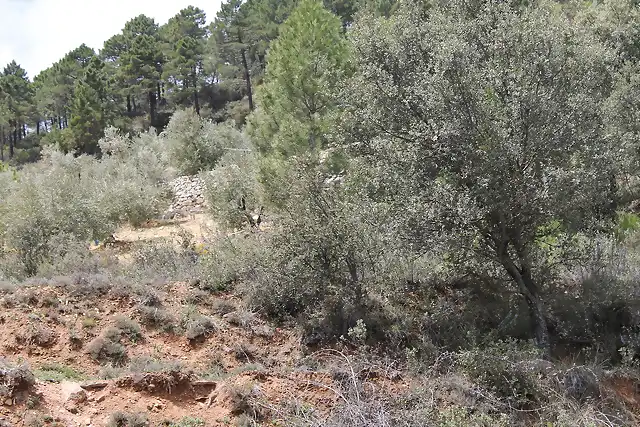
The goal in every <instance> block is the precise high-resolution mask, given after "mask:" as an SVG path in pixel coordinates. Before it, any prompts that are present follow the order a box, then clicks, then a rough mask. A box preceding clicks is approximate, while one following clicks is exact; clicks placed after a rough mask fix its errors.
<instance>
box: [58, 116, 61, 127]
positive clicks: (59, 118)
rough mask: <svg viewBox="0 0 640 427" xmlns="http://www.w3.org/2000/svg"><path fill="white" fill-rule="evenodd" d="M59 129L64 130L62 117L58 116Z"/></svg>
mask: <svg viewBox="0 0 640 427" xmlns="http://www.w3.org/2000/svg"><path fill="white" fill-rule="evenodd" d="M58 129H59V130H62V117H60V116H58Z"/></svg>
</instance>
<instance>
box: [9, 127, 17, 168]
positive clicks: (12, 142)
mask: <svg viewBox="0 0 640 427" xmlns="http://www.w3.org/2000/svg"><path fill="white" fill-rule="evenodd" d="M17 141H18V127H17V126H16V125H15V122H14V123H13V138H12V137H11V136H9V158H10V159H13V154H14V147H15V145H16V142H17Z"/></svg>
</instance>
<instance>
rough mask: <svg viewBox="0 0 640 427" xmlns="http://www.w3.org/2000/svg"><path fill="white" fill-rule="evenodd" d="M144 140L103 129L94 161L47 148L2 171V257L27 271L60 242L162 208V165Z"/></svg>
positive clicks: (103, 231)
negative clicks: (101, 151) (12, 170)
mask: <svg viewBox="0 0 640 427" xmlns="http://www.w3.org/2000/svg"><path fill="white" fill-rule="evenodd" d="M145 140H147V141H148V138H147V137H146V136H144V135H143V136H141V137H140V138H136V140H135V141H133V140H131V139H129V138H128V137H127V136H122V135H119V134H118V133H117V132H115V131H113V130H107V136H106V137H105V139H103V140H102V141H101V145H102V146H104V147H110V150H107V151H109V152H110V153H111V154H109V153H106V154H105V155H104V156H103V157H102V158H101V159H99V160H97V159H95V158H93V157H89V156H79V157H74V156H73V155H70V154H69V155H64V154H62V153H60V152H57V151H53V150H47V151H45V154H44V157H43V160H42V161H41V162H39V163H37V164H34V165H31V166H29V167H25V168H24V169H22V170H21V171H20V172H19V173H18V174H17V175H15V176H13V175H8V173H3V174H1V175H2V178H1V179H2V180H3V182H4V184H5V185H4V186H3V189H2V193H3V194H2V196H3V197H2V200H0V232H1V233H2V234H0V239H1V242H0V243H1V244H2V250H3V252H4V256H5V259H9V258H12V259H14V260H15V261H16V262H17V263H18V264H19V265H20V269H21V270H22V271H23V273H26V274H28V275H32V274H35V273H36V272H37V270H38V267H39V266H40V265H41V264H42V263H43V262H45V261H47V259H48V258H49V257H50V256H51V255H52V254H53V251H56V252H59V250H60V247H61V246H69V245H68V243H70V242H74V241H84V242H88V241H89V240H90V239H102V238H104V237H105V236H108V235H109V234H111V233H113V232H114V231H115V229H116V227H117V226H118V225H119V224H121V223H122V222H130V223H133V224H139V223H141V222H143V221H145V220H147V219H150V218H152V217H154V216H156V215H158V214H159V213H160V212H162V210H163V209H164V208H165V207H166V206H167V205H168V202H169V193H168V192H167V189H166V187H165V185H164V184H163V183H164V182H165V181H166V179H167V178H168V177H167V176H166V173H165V172H164V171H165V170H166V167H165V164H164V163H163V162H162V161H160V160H159V159H158V158H157V156H156V155H155V154H154V151H153V150H151V149H150V148H149V146H148V144H147V143H145ZM65 241H66V242H67V244H64V242H65ZM59 255H61V256H64V254H63V253H61V254H59ZM8 264H9V263H7V264H6V265H8Z"/></svg>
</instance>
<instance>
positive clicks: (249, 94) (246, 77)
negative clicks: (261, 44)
mask: <svg viewBox="0 0 640 427" xmlns="http://www.w3.org/2000/svg"><path fill="white" fill-rule="evenodd" d="M238 42H239V43H240V44H242V36H241V35H240V34H238ZM240 56H241V57H242V67H243V68H244V80H245V81H246V82H247V97H248V98H249V110H251V111H253V93H252V90H251V75H250V74H249V63H248V62H247V52H246V50H245V49H244V48H242V49H240Z"/></svg>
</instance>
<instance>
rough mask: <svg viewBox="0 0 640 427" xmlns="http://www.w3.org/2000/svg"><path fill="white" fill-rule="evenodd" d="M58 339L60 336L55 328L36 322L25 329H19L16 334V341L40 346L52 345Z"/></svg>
mask: <svg viewBox="0 0 640 427" xmlns="http://www.w3.org/2000/svg"><path fill="white" fill-rule="evenodd" d="M57 339H58V336H57V335H56V333H55V331H54V330H52V329H51V328H48V327H46V326H44V325H40V324H35V323H30V324H29V325H27V327H26V328H25V330H24V331H19V332H18V333H17V334H16V341H18V342H19V343H21V344H25V345H36V346H38V347H50V346H52V345H53V344H54V343H55V342H56V340H57Z"/></svg>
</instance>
